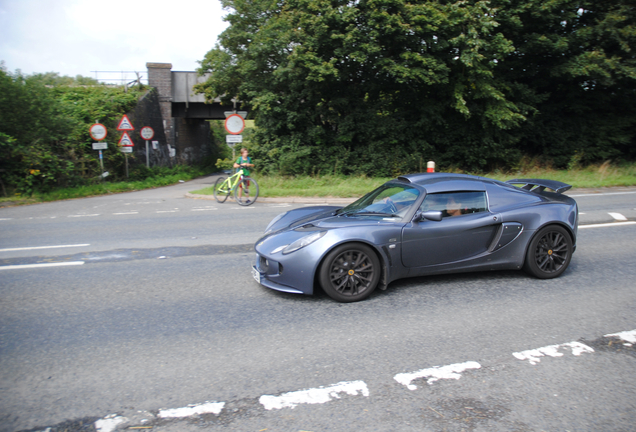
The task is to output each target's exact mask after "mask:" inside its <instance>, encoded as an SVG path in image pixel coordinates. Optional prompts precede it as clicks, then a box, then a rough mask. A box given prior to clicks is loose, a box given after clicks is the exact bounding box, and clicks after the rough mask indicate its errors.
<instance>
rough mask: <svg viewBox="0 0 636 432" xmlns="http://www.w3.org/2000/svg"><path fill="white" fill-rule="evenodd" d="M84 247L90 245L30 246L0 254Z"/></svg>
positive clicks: (2, 250) (0, 250) (1, 250)
mask: <svg viewBox="0 0 636 432" xmlns="http://www.w3.org/2000/svg"><path fill="white" fill-rule="evenodd" d="M85 246H90V243H84V244H74V245H56V246H32V247H21V248H10V249H0V252H14V251H23V250H37V249H57V248H70V247H85Z"/></svg>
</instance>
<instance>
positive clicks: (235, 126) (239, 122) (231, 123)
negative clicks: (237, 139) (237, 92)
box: [225, 114, 245, 135]
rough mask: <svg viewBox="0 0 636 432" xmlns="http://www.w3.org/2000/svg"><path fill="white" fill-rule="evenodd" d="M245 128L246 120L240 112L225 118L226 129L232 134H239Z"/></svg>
mask: <svg viewBox="0 0 636 432" xmlns="http://www.w3.org/2000/svg"><path fill="white" fill-rule="evenodd" d="M243 129H245V120H243V117H241V116H240V115H238V114H230V115H229V116H228V117H227V118H226V119H225V130H226V131H227V132H228V133H230V134H232V135H238V134H240V133H241V132H243Z"/></svg>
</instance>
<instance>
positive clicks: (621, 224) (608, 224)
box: [579, 221, 636, 229]
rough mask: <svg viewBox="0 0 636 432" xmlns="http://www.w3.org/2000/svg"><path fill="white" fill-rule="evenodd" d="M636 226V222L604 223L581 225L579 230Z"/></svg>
mask: <svg viewBox="0 0 636 432" xmlns="http://www.w3.org/2000/svg"><path fill="white" fill-rule="evenodd" d="M634 224H636V222H635V221H629V222H610V223H603V224H591V225H579V229H583V228H605V227H617V226H624V225H634Z"/></svg>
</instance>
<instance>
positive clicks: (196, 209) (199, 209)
mask: <svg viewBox="0 0 636 432" xmlns="http://www.w3.org/2000/svg"><path fill="white" fill-rule="evenodd" d="M208 210H216V208H193V209H192V211H208Z"/></svg>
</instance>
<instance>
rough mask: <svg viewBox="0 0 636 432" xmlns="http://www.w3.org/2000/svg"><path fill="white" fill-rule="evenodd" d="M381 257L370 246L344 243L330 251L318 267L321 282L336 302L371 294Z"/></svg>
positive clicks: (375, 284)
mask: <svg viewBox="0 0 636 432" xmlns="http://www.w3.org/2000/svg"><path fill="white" fill-rule="evenodd" d="M380 272H381V268H380V260H379V259H378V256H377V255H376V253H375V252H374V251H373V249H371V248H370V247H369V246H366V245H363V244H360V243H349V244H343V245H340V246H338V247H336V248H335V249H334V250H332V251H331V252H329V254H328V255H327V256H326V257H325V260H324V261H323V263H322V266H321V268H320V274H319V278H320V285H321V286H322V288H323V290H324V291H325V292H326V293H327V295H328V296H329V297H331V298H332V299H334V300H337V301H339V302H346V303H348V302H356V301H360V300H364V299H366V298H367V297H369V296H370V295H371V293H372V292H373V290H375V288H376V287H377V286H378V281H379V280H380Z"/></svg>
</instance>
